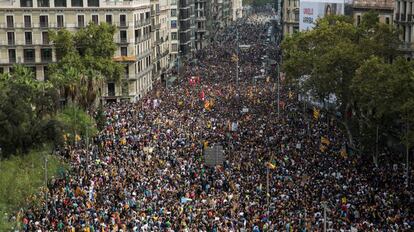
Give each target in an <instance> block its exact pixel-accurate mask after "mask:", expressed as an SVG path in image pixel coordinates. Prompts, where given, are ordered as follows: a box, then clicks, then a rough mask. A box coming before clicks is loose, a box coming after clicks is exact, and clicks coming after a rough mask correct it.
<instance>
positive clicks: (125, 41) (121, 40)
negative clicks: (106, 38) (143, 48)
mask: <svg viewBox="0 0 414 232" xmlns="http://www.w3.org/2000/svg"><path fill="white" fill-rule="evenodd" d="M119 43H123V44H126V43H128V38H120V39H119Z"/></svg>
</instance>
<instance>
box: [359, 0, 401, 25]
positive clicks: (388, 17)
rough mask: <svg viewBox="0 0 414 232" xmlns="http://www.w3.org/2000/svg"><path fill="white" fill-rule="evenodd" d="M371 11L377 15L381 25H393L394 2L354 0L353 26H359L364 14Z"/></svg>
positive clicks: (388, 0)
mask: <svg viewBox="0 0 414 232" xmlns="http://www.w3.org/2000/svg"><path fill="white" fill-rule="evenodd" d="M371 10H372V11H375V12H377V13H378V15H379V21H380V22H381V23H385V24H393V12H394V0H354V2H353V3H352V17H353V19H354V22H355V24H356V25H359V24H360V23H361V20H362V16H363V15H364V13H366V12H368V11H371Z"/></svg>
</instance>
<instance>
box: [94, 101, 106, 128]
mask: <svg viewBox="0 0 414 232" xmlns="http://www.w3.org/2000/svg"><path fill="white" fill-rule="evenodd" d="M95 121H96V126H97V128H98V130H99V131H101V130H103V129H104V128H105V123H106V117H105V112H104V109H103V107H102V106H99V107H98V110H97V111H96V114H95Z"/></svg>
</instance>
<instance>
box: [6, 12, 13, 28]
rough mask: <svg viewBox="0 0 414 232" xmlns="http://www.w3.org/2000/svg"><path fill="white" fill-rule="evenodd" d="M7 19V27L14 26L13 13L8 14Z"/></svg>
mask: <svg viewBox="0 0 414 232" xmlns="http://www.w3.org/2000/svg"><path fill="white" fill-rule="evenodd" d="M6 20H7V27H14V18H13V15H7V16H6Z"/></svg>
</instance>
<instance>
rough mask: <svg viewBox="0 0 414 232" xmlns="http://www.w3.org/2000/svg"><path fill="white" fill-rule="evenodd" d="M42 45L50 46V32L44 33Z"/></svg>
mask: <svg viewBox="0 0 414 232" xmlns="http://www.w3.org/2000/svg"><path fill="white" fill-rule="evenodd" d="M42 44H46V45H47V44H49V32H47V31H42Z"/></svg>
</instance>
